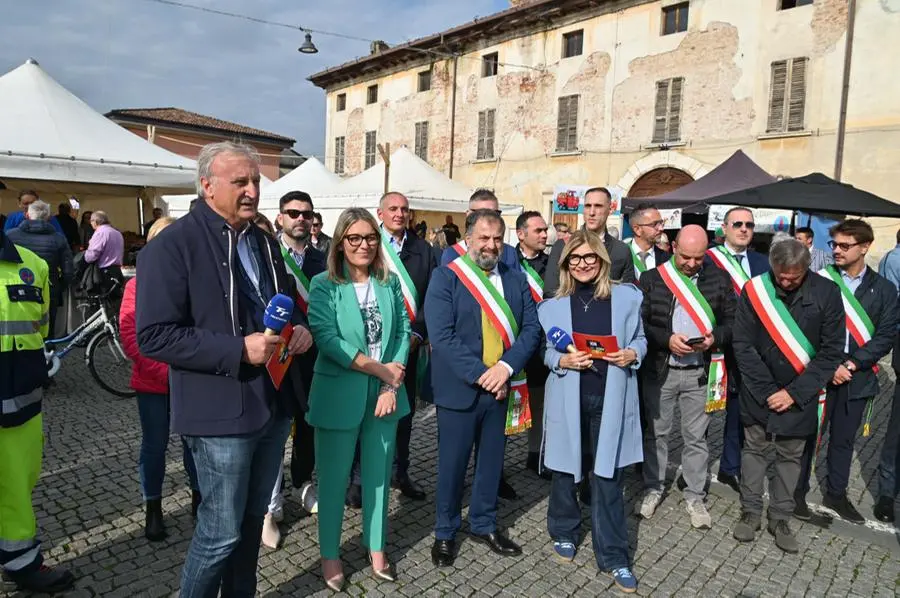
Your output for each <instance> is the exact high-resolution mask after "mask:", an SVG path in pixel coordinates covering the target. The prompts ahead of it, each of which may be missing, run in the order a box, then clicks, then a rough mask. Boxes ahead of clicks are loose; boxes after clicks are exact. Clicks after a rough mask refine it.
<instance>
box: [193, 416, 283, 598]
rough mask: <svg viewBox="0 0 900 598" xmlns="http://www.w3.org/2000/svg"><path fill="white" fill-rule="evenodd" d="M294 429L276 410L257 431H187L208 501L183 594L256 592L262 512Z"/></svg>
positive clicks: (208, 597)
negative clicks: (225, 433)
mask: <svg viewBox="0 0 900 598" xmlns="http://www.w3.org/2000/svg"><path fill="white" fill-rule="evenodd" d="M290 429H291V420H290V419H289V418H287V417H279V416H273V417H272V418H271V419H270V420H269V421H268V422H266V425H264V426H263V427H262V429H260V430H259V431H257V432H254V433H252V434H242V435H238V436H186V437H185V439H186V441H187V444H188V446H189V447H190V449H191V453H192V454H193V455H194V462H195V463H196V464H197V479H198V480H199V482H200V492H201V493H202V495H203V502H201V503H200V509H199V511H198V512H197V528H196V530H195V531H194V538H193V540H192V541H191V546H190V548H189V549H188V554H187V559H186V560H185V563H184V569H183V570H182V572H181V594H180V595H181V596H182V597H184V598H215V597H216V596H218V594H219V588H220V587H221V590H222V596H223V598H228V597H237V596H247V597H252V596H254V595H255V593H256V564H257V560H258V559H259V538H260V534H262V526H263V517H264V516H265V514H266V511H267V510H268V506H269V499H270V498H271V495H272V488H273V487H274V486H275V479H276V478H277V477H278V471H279V470H280V469H281V466H282V461H283V458H284V445H285V442H286V441H287V437H288V434H289V433H290Z"/></svg>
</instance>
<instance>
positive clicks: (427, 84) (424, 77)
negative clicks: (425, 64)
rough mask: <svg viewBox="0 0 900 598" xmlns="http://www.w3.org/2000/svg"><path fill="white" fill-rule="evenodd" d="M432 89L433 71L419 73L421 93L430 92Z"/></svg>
mask: <svg viewBox="0 0 900 598" xmlns="http://www.w3.org/2000/svg"><path fill="white" fill-rule="evenodd" d="M429 89H431V71H430V70H428V71H422V72H421V73H419V91H420V92H422V91H428V90H429Z"/></svg>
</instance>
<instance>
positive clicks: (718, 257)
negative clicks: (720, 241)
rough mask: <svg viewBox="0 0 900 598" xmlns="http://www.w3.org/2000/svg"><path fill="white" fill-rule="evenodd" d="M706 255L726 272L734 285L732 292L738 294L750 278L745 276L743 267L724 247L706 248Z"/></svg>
mask: <svg viewBox="0 0 900 598" xmlns="http://www.w3.org/2000/svg"><path fill="white" fill-rule="evenodd" d="M706 255H708V256H709V258H710V259H711V260H712V261H713V263H714V264H715V265H716V266H718V267H719V268H721V269H722V270H725V271H726V272H727V273H728V276H730V277H731V284H732V285H734V292H735V293H737V294H738V295H740V294H741V290H742V289H743V288H744V285H745V284H747V281H748V280H750V277H749V276H747V273H746V272H745V271H744V268H743V267H742V266H741V265H740V264H739V263H738V262H737V260H736V259H734V256H733V255H731V252H730V251H728V250H727V249H725V248H724V247H710V248H709V249H707V250H706Z"/></svg>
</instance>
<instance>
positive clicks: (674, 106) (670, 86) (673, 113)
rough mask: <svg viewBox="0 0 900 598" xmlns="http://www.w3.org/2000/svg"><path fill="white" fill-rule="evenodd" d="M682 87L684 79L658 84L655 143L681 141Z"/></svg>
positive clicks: (654, 130)
mask: <svg viewBox="0 0 900 598" xmlns="http://www.w3.org/2000/svg"><path fill="white" fill-rule="evenodd" d="M682 87H684V77H675V78H674V79H664V80H662V81H657V82H656V109H655V116H654V120H653V143H668V142H672V141H679V140H680V139H681V89H682Z"/></svg>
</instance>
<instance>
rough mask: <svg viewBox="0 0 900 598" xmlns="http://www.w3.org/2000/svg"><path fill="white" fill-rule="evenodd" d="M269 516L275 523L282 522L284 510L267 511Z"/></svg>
mask: <svg viewBox="0 0 900 598" xmlns="http://www.w3.org/2000/svg"><path fill="white" fill-rule="evenodd" d="M269 514H270V515H271V516H272V519H274V520H275V523H281V522H282V521H284V509H278V510H277V511H269Z"/></svg>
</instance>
